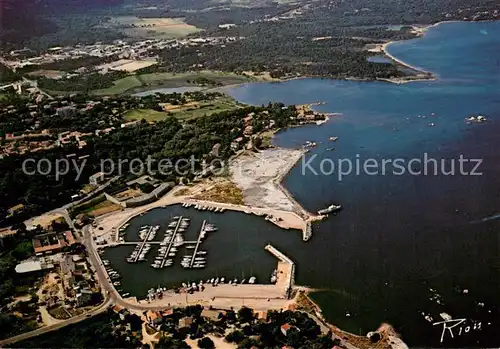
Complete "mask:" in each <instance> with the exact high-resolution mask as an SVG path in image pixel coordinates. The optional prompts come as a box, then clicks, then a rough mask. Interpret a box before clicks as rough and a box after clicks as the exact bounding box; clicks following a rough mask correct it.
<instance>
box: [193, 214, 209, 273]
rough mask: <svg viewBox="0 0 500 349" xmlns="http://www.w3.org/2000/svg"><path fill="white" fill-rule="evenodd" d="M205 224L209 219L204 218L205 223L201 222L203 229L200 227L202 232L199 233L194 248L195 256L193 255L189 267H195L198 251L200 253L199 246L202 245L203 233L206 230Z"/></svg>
mask: <svg viewBox="0 0 500 349" xmlns="http://www.w3.org/2000/svg"><path fill="white" fill-rule="evenodd" d="M205 224H207V221H206V220H204V221H203V223H202V224H201V229H200V234H199V235H198V241H196V247H195V248H194V252H193V256H192V257H191V262H190V263H189V268H192V267H193V264H194V259H195V258H196V253H198V248H199V247H200V243H201V239H202V237H201V236H202V233H203V232H204V231H205Z"/></svg>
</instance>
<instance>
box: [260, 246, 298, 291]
mask: <svg viewBox="0 0 500 349" xmlns="http://www.w3.org/2000/svg"><path fill="white" fill-rule="evenodd" d="M265 249H266V251H269V253H271V254H272V255H273V256H275V257H276V258H278V259H279V262H278V268H277V271H278V275H277V277H278V281H277V282H276V286H280V287H283V288H284V289H285V292H288V290H290V289H291V288H292V287H293V285H294V284H295V263H294V262H293V261H292V260H291V259H290V258H288V257H287V256H286V255H284V254H283V253H282V252H280V251H279V250H278V249H277V248H276V247H274V246H272V245H270V244H269V245H266V247H265Z"/></svg>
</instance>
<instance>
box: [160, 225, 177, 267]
mask: <svg viewBox="0 0 500 349" xmlns="http://www.w3.org/2000/svg"><path fill="white" fill-rule="evenodd" d="M181 222H182V216H180V217H179V220H178V221H177V225H176V226H175V229H174V233H173V234H172V237H171V238H170V241H169V242H168V247H167V253H165V257H164V258H163V260H162V261H161V265H160V268H163V267H164V266H165V262H166V261H167V259H168V254H169V253H170V249H171V248H172V246H173V245H174V241H175V234H177V231H178V230H179V227H180V226H181Z"/></svg>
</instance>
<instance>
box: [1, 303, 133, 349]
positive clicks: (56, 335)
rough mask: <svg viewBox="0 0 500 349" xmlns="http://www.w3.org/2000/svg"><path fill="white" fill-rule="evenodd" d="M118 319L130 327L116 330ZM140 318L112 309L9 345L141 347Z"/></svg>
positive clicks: (35, 346)
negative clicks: (125, 316) (117, 313)
mask: <svg viewBox="0 0 500 349" xmlns="http://www.w3.org/2000/svg"><path fill="white" fill-rule="evenodd" d="M121 323H130V324H131V330H130V331H128V330H127V331H116V330H115V327H117V326H119V325H120V324H121ZM140 324H141V321H140V319H139V318H138V317H137V316H136V315H129V316H128V318H125V320H124V321H121V320H120V319H119V318H118V316H117V315H116V314H114V313H113V312H112V311H111V310H110V311H108V312H106V313H103V314H100V315H97V316H94V317H92V318H91V319H86V320H84V321H82V322H80V323H76V324H72V325H69V326H66V327H64V328H63V329H61V330H57V331H54V332H49V333H46V334H43V335H40V336H37V337H34V338H32V339H26V340H24V341H21V342H18V343H15V344H13V345H11V346H10V347H16V348H19V347H22V348H95V347H99V348H141V347H142V344H141V343H140V336H134V335H133V333H136V332H137V333H139V334H140V333H141V332H140Z"/></svg>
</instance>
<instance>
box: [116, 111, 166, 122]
mask: <svg viewBox="0 0 500 349" xmlns="http://www.w3.org/2000/svg"><path fill="white" fill-rule="evenodd" d="M168 116H169V115H168V113H165V112H161V111H156V110H153V109H135V110H129V111H128V112H126V113H125V115H124V116H123V118H124V119H125V120H126V121H134V120H142V119H144V120H146V121H161V120H164V119H165V118H167V117H168Z"/></svg>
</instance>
